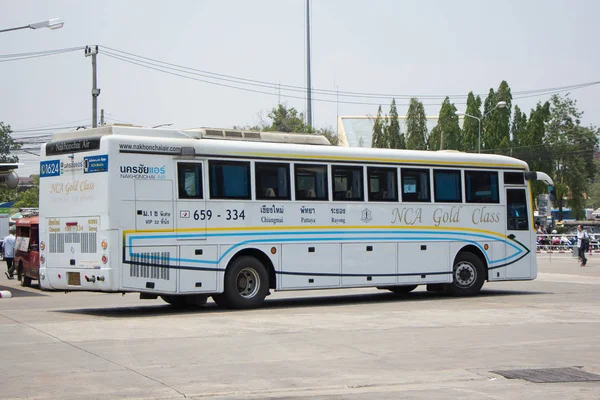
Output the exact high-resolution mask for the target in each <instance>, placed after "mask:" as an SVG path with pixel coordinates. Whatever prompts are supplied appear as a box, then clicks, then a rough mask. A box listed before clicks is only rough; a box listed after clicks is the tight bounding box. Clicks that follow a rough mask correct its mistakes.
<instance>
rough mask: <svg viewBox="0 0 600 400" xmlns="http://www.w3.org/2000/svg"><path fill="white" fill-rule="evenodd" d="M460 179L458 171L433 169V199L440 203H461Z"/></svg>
mask: <svg viewBox="0 0 600 400" xmlns="http://www.w3.org/2000/svg"><path fill="white" fill-rule="evenodd" d="M460 181H461V179H460V171H450V170H434V171H433V182H434V191H435V201H436V202H440V203H462V187H461V184H460Z"/></svg>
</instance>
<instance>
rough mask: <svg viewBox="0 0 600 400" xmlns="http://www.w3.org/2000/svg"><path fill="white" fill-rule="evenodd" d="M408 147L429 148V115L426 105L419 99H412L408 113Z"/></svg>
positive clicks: (415, 148) (414, 148)
mask: <svg viewBox="0 0 600 400" xmlns="http://www.w3.org/2000/svg"><path fill="white" fill-rule="evenodd" d="M406 148H407V149H411V150H427V117H426V116H425V107H423V103H421V102H420V101H419V100H418V99H416V98H414V97H413V98H412V99H410V105H409V106H408V113H407V115H406Z"/></svg>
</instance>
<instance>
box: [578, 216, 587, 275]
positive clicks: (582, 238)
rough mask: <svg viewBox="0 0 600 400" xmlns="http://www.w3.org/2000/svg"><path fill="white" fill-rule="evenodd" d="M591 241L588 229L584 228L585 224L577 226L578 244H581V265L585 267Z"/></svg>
mask: <svg viewBox="0 0 600 400" xmlns="http://www.w3.org/2000/svg"><path fill="white" fill-rule="evenodd" d="M589 243H590V236H589V235H588V233H587V232H586V231H584V230H583V226H581V225H579V226H577V246H579V261H580V262H581V265H580V266H581V267H585V264H587V258H585V252H586V251H587V250H588V246H589Z"/></svg>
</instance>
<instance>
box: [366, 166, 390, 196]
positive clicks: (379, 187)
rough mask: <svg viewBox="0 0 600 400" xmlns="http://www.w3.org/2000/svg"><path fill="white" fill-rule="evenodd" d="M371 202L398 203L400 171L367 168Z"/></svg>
mask: <svg viewBox="0 0 600 400" xmlns="http://www.w3.org/2000/svg"><path fill="white" fill-rule="evenodd" d="M367 176H368V180H367V181H368V185H369V191H368V194H369V201H398V185H397V182H398V170H397V169H396V168H379V167H367Z"/></svg>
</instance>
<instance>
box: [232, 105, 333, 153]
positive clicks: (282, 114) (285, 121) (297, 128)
mask: <svg viewBox="0 0 600 400" xmlns="http://www.w3.org/2000/svg"><path fill="white" fill-rule="evenodd" d="M258 115H259V118H260V122H259V123H258V124H257V125H252V126H251V125H246V126H234V127H233V128H234V129H240V130H253V131H269V132H294V133H301V132H304V133H313V134H316V135H321V136H325V137H326V138H327V140H329V143H331V144H332V145H334V146H337V145H338V144H339V138H338V136H337V134H336V133H335V132H334V131H333V129H331V127H327V128H319V129H316V130H315V129H314V128H313V127H311V126H308V125H306V123H304V114H303V113H299V112H298V111H297V110H296V109H295V108H294V107H291V108H287V107H286V106H285V105H284V104H278V105H277V107H273V108H272V109H271V111H269V113H268V114H267V118H268V119H270V121H268V122H267V121H265V120H264V119H263V118H262V112H261V113H259V114H258Z"/></svg>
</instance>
